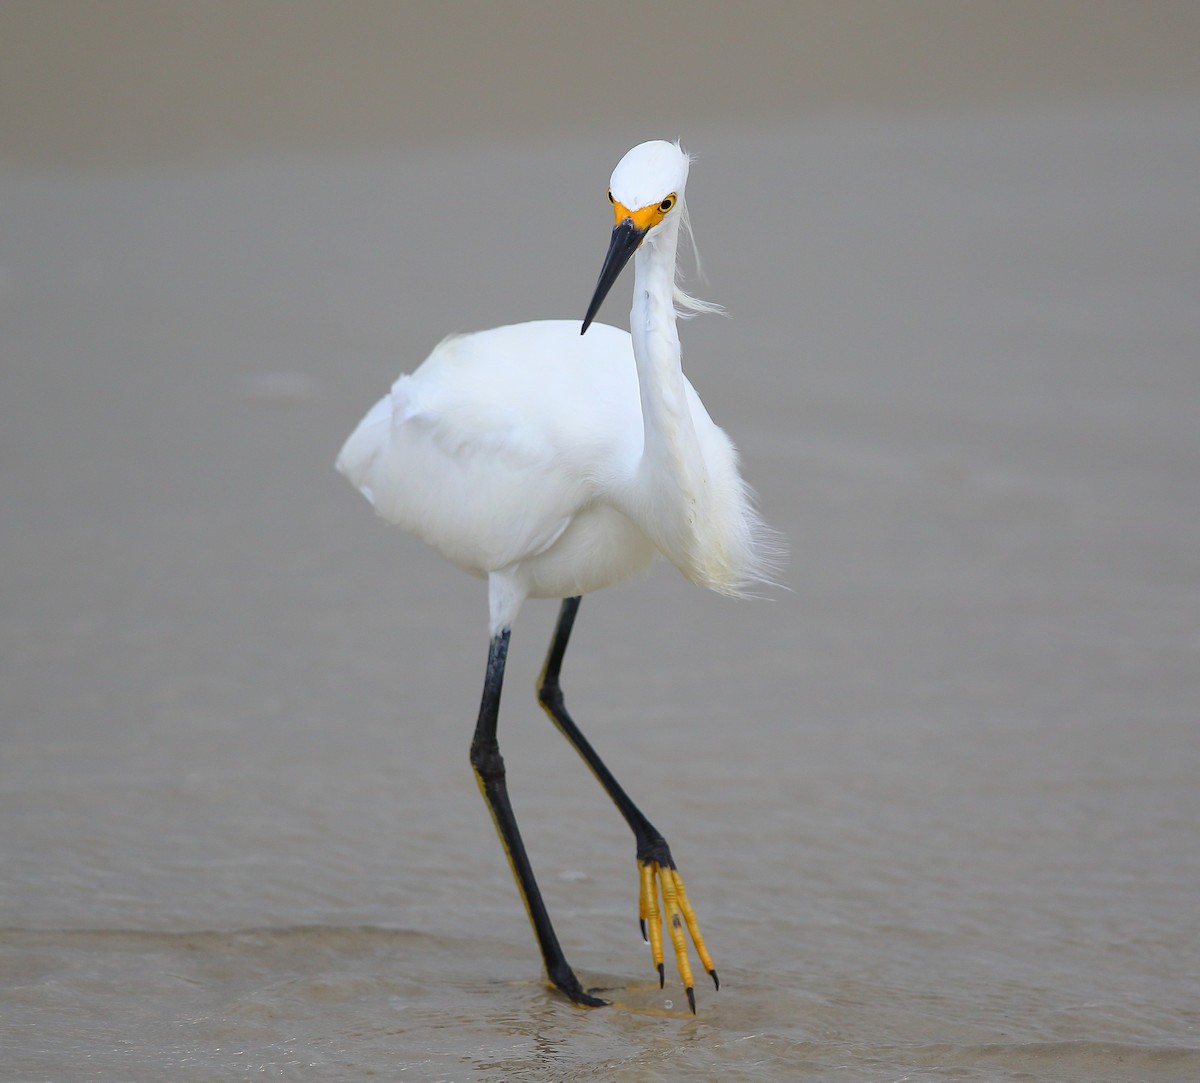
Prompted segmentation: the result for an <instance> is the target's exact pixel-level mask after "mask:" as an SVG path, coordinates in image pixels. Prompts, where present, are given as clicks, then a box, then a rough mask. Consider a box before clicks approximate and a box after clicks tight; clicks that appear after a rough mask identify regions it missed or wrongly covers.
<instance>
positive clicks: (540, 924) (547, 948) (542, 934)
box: [471, 628, 607, 1007]
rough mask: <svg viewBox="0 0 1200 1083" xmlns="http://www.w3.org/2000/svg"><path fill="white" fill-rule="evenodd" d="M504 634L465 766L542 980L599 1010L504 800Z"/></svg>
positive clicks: (493, 649) (495, 643)
mask: <svg viewBox="0 0 1200 1083" xmlns="http://www.w3.org/2000/svg"><path fill="white" fill-rule="evenodd" d="M510 634H511V629H509V628H505V629H504V630H503V631H502V632H500V633H498V634H497V635H495V636H493V637H492V640H491V643H490V644H489V645H488V662H487V677H486V678H485V680H484V684H483V701H482V703H481V704H480V706H479V721H478V722H477V723H476V726H475V737H474V739H473V740H472V741H471V766H472V768H474V770H475V780H476V781H477V782H478V783H479V792H480V793H482V794H483V799H484V801H486V802H487V806H488V811H489V812H491V814H492V820H493V822H494V823H495V825H496V832H497V833H498V834H499V836H500V842H501V843H502V844H503V846H504V852H505V853H506V854H507V855H508V861H509V864H510V865H511V866H512V871H513V877H514V878H515V879H516V881H517V888H518V890H519V891H520V892H521V898H522V899H524V901H525V909H526V910H527V911H528V912H529V920H530V923H531V924H532V925H533V931H534V934H535V935H536V936H537V940H538V945H539V946H540V947H541V949H542V958H543V959H544V960H545V962H546V973H547V975H548V976H549V978H550V980H551V981H552V982H553V983H554V984H555V985H556V986H558V988H559V989H561V990H562V991H563V992H564V993H565V994H566V995H567V996H568V997H570V999H571V1000H573V1001H574V1002H575V1003H576V1004H583V1005H587V1006H589V1007H599V1006H600V1005H603V1004H605V1003H607V1001H604V1000H600V999H599V998H597V997H594V996H589V995H588V994H587V993H585V992H584V991H583V988H582V987H581V986H580V984H579V979H578V978H576V977H575V972H574V971H573V970H572V969H571V967H570V966H569V965H568V963H567V960H566V956H564V955H563V950H562V948H561V947H560V946H559V943H558V937H557V936H555V934H554V926H552V925H551V924H550V916H549V914H548V913H547V912H546V904H545V903H544V902H543V901H542V893H541V892H540V891H539V890H538V886H537V881H536V880H535V879H534V877H533V868H532V866H531V865H530V864H529V857H528V855H527V854H526V852H525V844H524V843H523V842H522V841H521V832H520V831H519V830H518V828H517V819H516V817H515V816H514V815H513V810H512V804H511V803H510V802H509V799H508V784H507V782H506V781H505V772H504V759H503V757H502V756H501V755H500V745H499V742H498V740H497V738H496V723H497V719H498V717H499V713H500V690H501V688H502V687H503V685H504V664H505V661H506V660H507V658H508V640H509V635H510Z"/></svg>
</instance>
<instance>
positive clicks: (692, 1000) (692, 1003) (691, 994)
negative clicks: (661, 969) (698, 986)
mask: <svg viewBox="0 0 1200 1083" xmlns="http://www.w3.org/2000/svg"><path fill="white" fill-rule="evenodd" d="M687 998H688V1007H689V1008H691V1009H692V1015H695V1014H696V993H695V991H694V990H693V989H692V987H691V986H690V985H689V986H688V987H687Z"/></svg>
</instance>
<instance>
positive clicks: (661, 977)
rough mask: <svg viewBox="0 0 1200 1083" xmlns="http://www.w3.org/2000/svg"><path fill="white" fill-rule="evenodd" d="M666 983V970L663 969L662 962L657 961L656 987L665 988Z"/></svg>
mask: <svg viewBox="0 0 1200 1083" xmlns="http://www.w3.org/2000/svg"><path fill="white" fill-rule="evenodd" d="M666 984H667V975H666V972H665V971H664V970H663V965H662V963H659V964H658V987H659V988H660V989H662V988H665V986H666Z"/></svg>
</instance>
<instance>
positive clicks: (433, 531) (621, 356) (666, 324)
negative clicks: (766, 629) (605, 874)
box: [337, 142, 773, 1011]
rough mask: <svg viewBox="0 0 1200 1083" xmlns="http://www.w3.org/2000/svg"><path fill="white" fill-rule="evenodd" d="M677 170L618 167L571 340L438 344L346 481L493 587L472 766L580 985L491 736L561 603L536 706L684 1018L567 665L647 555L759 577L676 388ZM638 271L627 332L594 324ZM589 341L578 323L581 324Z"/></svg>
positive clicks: (571, 977) (650, 163)
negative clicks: (510, 666)
mask: <svg viewBox="0 0 1200 1083" xmlns="http://www.w3.org/2000/svg"><path fill="white" fill-rule="evenodd" d="M687 174H688V158H687V156H686V155H685V154H684V153H683V152H682V151H681V150H680V149H679V146H678V145H677V144H672V143H664V142H652V143H643V144H642V145H641V146H638V147H635V148H634V149H633V150H631V151H630V152H629V153H628V154H627V155H626V156H625V157H624V158H623V159H622V160H621V162H620V164H619V165H618V166H617V168H616V170H615V171H614V172H613V176H612V185H611V189H610V192H609V198H610V200H611V201H612V203H613V206H614V212H615V214H614V216H615V222H616V226H615V228H614V230H613V234H612V240H611V243H610V247H609V252H608V256H607V258H606V260H605V263H604V266H603V268H602V270H601V273H600V279H599V282H598V283H597V286H596V291H595V294H594V295H593V298H592V303H591V306H590V308H589V310H588V313H587V315H586V317H585V318H584V322H583V332H585V333H583V334H582V335H581V334H580V331H579V325H578V324H576V323H574V322H568V321H561V320H548V321H541V322H536V323H523V324H516V325H513V326H510V327H498V328H495V329H494V330H491V331H481V332H478V333H476V334H469V335H455V336H452V337H450V338H447V339H446V340H445V341H443V342H442V343H441V344H440V345H439V346H438V347H437V348H436V349H435V350H434V351H433V353H432V354H430V355H429V357H428V358H427V359H426V360H425V362H424V363H423V364H422V365H420V366H419V367H418V368H417V370H416V371H415V372H413V373H412V374H411V375H408V376H401V377H400V378H399V380H397V381H396V383H395V384H394V385H393V387H392V390H391V392H390V393H389V394H388V395H386V396H385V397H384V398H382V399H381V400H380V401H379V402H378V403H376V404H375V406H374V407H373V408H372V409H371V410H370V411H369V412H368V414H367V415H366V417H364V418H363V420H362V421H361V422H360V423H359V425H358V428H357V429H355V431H354V433H353V434H352V435H351V436H350V438H349V439H348V440H347V441H346V444H345V446H344V447H343V448H342V451H341V454H340V456H339V457H338V462H337V466H338V469H339V470H340V471H341V472H342V473H343V474H345V475H346V477H348V478H349V479H350V480H351V481H352V482H353V483H354V484H355V485H356V486H358V488H359V489H360V490H361V491H362V492H363V494H364V495H365V496H366V497H367V499H368V500H370V501H371V503H372V504H373V505H374V506H375V509H376V511H378V513H379V514H380V515H381V516H382V517H383V518H384V519H386V520H387V521H388V522H391V523H395V524H396V525H397V526H399V527H402V528H403V529H404V530H407V531H408V532H410V533H412V534H415V535H416V536H417V537H419V538H421V539H423V540H424V541H426V542H428V543H429V544H430V545H432V546H434V547H435V548H436V549H438V550H439V551H440V552H441V553H442V554H443V555H444V556H446V557H447V558H448V559H449V560H451V561H453V562H454V563H455V564H457V565H458V566H459V567H461V568H463V569H465V570H466V571H468V572H471V573H473V574H475V575H479V576H484V577H486V578H487V580H488V605H489V619H490V634H491V640H490V644H489V650H488V667H487V677H486V680H485V683H484V693H483V701H482V704H481V706H480V712H479V719H478V722H477V725H476V730H475V738H474V741H473V742H472V746H471V762H472V765H473V767H474V768H475V772H476V777H477V779H478V781H479V785H480V789H481V791H482V792H483V795H484V798H485V800H486V801H487V803H488V806H489V808H490V810H491V812H492V816H493V819H494V821H495V824H496V828H497V830H498V831H499V834H500V838H501V840H502V842H503V843H504V847H505V850H506V851H507V853H508V855H509V858H510V860H511V862H512V867H513V872H514V874H515V876H516V880H517V884H518V887H519V888H520V890H521V893H522V895H523V897H524V899H525V902H526V905H527V907H528V910H529V915H530V919H531V921H532V923H533V927H534V931H535V933H536V935H537V938H538V942H539V944H540V946H541V949H542V954H543V957H544V959H545V963H546V970H547V973H548V975H549V976H550V978H551V980H552V981H553V982H554V984H555V985H556V986H557V987H558V988H559V989H561V990H562V991H563V992H564V993H566V995H567V996H569V997H570V998H571V999H572V1000H574V1001H575V1002H576V1003H579V1004H587V1005H595V1004H602V1003H604V1001H602V1000H600V999H599V998H597V997H595V996H592V995H590V994H589V993H587V992H585V991H584V990H583V988H582V987H581V985H580V983H579V981H578V979H577V978H576V977H575V974H574V972H573V971H572V970H571V968H570V967H569V966H568V965H567V962H566V959H565V957H564V955H563V952H562V949H561V947H560V946H559V943H558V940H557V937H556V935H555V933H554V930H553V928H552V926H551V924H550V919H549V916H548V915H547V913H546V910H545V906H544V904H543V902H542V899H541V895H540V892H539V890H538V887H537V883H536V880H535V879H534V876H533V871H532V867H531V866H530V864H529V860H528V857H527V855H526V853H525V849H524V845H523V843H522V841H521V837H520V832H519V830H518V828H517V823H516V818H515V816H514V814H513V812H512V808H511V805H510V803H509V800H508V792H507V784H506V781H505V772H504V765H503V760H502V758H501V756H500V750H499V744H498V741H497V736H496V722H497V715H498V711H499V702H500V690H501V687H502V684H503V677H504V666H505V659H506V657H507V651H508V641H509V635H510V630H511V627H512V623H513V621H514V620H515V619H516V616H517V612H518V611H519V609H520V607H521V604H522V603H523V602H524V600H525V599H526V598H528V597H534V598H562V599H563V603H562V608H561V612H560V617H559V623H558V626H557V628H556V630H555V634H554V639H553V640H552V643H551V648H550V652H549V654H548V655H547V659H546V666H545V668H544V669H543V673H542V681H541V685H540V688H539V693H538V695H539V699H540V701H541V703H542V706H543V707H544V708H545V709H546V711H547V713H548V714H549V715H550V716H551V718H552V719H553V720H554V722H555V724H556V725H557V726H558V728H559V729H560V730H561V731H562V733H563V734H564V735H565V736H566V737H567V738H568V740H570V741H571V743H572V744H573V745H574V746H575V748H576V749H577V750H578V751H579V753H580V755H581V756H582V757H583V758H584V760H585V761H586V762H587V763H588V765H589V766H590V767H591V768H592V770H593V772H594V773H595V775H596V777H597V778H598V779H599V781H600V782H601V784H602V785H603V786H604V787H605V789H606V790H607V791H608V793H609V795H610V796H611V797H612V799H613V801H614V802H615V803H616V805H617V807H618V809H619V810H620V811H621V813H622V815H623V816H624V817H625V819H626V820H627V822H628V823H629V825H630V827H631V829H632V830H633V832H634V836H635V839H636V842H637V859H638V864H639V866H640V870H641V871H640V873H639V876H640V884H641V886H640V904H639V910H640V914H641V917H642V921H643V929H645V926H646V923H647V922H649V924H650V937H651V947H652V951H653V955H654V958H655V964H656V966H657V968H658V973H659V979H660V982H661V981H662V980H663V964H662V933H661V928H660V926H659V924H658V921H659V915H660V909H659V905H658V902H657V898H658V892H659V886H661V890H662V899H663V905H662V912H665V914H666V916H667V918H668V925H669V931H670V934H671V938H672V943H673V945H674V949H675V954H676V961H677V963H678V965H679V971H680V976H681V978H682V979H683V982H684V985H685V988H686V991H687V997H688V1002H689V1004H690V1005H691V1007H692V1010H693V1011H694V1010H695V997H694V992H693V988H692V977H691V970H690V965H689V963H688V960H687V952H686V947H685V943H684V940H683V936H684V934H683V927H684V924H685V922H686V926H687V928H688V930H689V931H690V933H691V936H692V940H693V942H694V943H695V945H696V948H697V950H698V952H699V953H700V957H701V961H702V962H703V964H704V966H705V969H706V970H707V971H708V973H709V974H710V976H711V977H712V979H713V982H714V984H716V985H718V987H719V981H718V978H717V972H716V969H715V968H714V967H713V965H712V960H711V958H709V956H708V954H707V951H706V949H705V948H704V943H703V939H702V938H701V937H700V934H699V929H698V927H697V925H696V920H695V914H694V913H693V912H692V910H691V907H690V904H688V902H687V899H686V893H685V891H684V887H683V880H682V878H681V877H680V876H679V874H678V870H677V868H676V866H675V862H674V860H673V858H672V857H671V853H670V850H669V848H668V846H667V843H666V840H665V839H664V838H663V836H662V835H661V834H660V833H659V832H658V831H657V830H656V829H655V828H654V827H653V825H652V824H651V823H650V821H649V820H648V819H646V817H645V816H644V815H643V814H642V813H641V811H640V810H639V809H638V808H637V806H636V805H634V804H633V802H632V801H631V800H630V799H629V797H628V796H627V795H626V794H625V792H624V791H623V790H622V789H621V787H620V786H619V785H618V783H617V781H616V779H615V778H614V777H613V776H612V774H611V772H609V770H608V769H607V767H605V766H604V764H603V762H602V761H601V760H600V758H599V756H598V755H597V754H596V753H595V751H594V750H593V749H592V747H591V745H590V744H589V743H588V741H587V740H586V739H585V738H584V737H583V734H582V733H581V732H580V731H579V729H578V727H577V726H576V725H575V723H574V722H573V721H572V720H571V718H570V715H569V714H568V713H567V711H566V707H565V704H564V703H563V698H562V692H561V688H560V685H559V669H560V667H561V664H562V659H563V655H564V653H565V651H566V646H567V642H568V639H569V637H570V633H571V628H572V626H573V624H574V620H575V614H576V611H577V609H578V605H579V595H582V594H586V593H588V592H590V591H593V590H597V589H599V588H600V587H605V586H609V585H610V584H613V583H617V582H620V581H621V580H624V579H627V578H629V577H630V576H632V575H634V574H636V573H637V572H639V571H641V570H642V569H644V568H646V567H647V566H648V565H649V564H650V563H651V562H652V561H653V560H654V559H655V558H656V557H657V556H658V555H660V554H661V555H663V556H665V557H666V558H667V559H668V560H670V561H671V562H672V563H673V564H674V565H675V566H676V567H677V568H678V569H679V570H680V571H681V572H683V574H684V575H685V576H687V578H688V579H690V580H692V581H693V582H694V583H698V584H700V585H701V586H705V587H708V588H710V589H712V590H716V591H720V592H722V593H724V594H741V593H743V592H744V591H745V589H746V587H747V586H748V585H749V584H751V583H753V582H754V581H755V580H762V579H765V578H766V576H767V573H768V571H769V568H770V564H771V557H772V555H773V547H772V542H771V538H772V535H771V532H770V531H769V530H768V529H767V528H766V527H765V526H764V525H763V523H762V521H761V520H760V519H759V517H758V515H757V514H756V513H755V511H754V509H753V507H752V505H751V497H750V493H749V490H748V489H747V487H746V485H745V483H744V482H743V481H742V478H741V475H740V474H739V473H738V465H737V455H736V452H735V451H734V448H733V445H732V443H730V441H729V438H728V437H727V436H726V435H725V433H724V432H722V431H721V430H720V429H719V428H717V426H716V425H714V424H713V422H712V419H711V418H710V417H709V416H708V412H707V411H706V410H705V408H704V404H703V403H702V402H701V401H700V397H699V396H698V395H697V394H696V392H695V389H694V388H693V387H692V385H691V384H690V383H689V382H688V380H687V378H686V377H685V376H684V375H683V370H682V368H681V365H680V348H679V338H678V335H677V333H676V315H677V308H678V309H679V310H680V311H681V312H683V313H684V314H687V313H693V312H699V311H705V310H707V309H710V308H711V307H712V306H708V305H705V304H704V303H703V302H699V301H695V300H694V299H692V298H690V297H688V296H687V294H686V293H684V292H683V291H682V290H681V289H679V288H678V287H677V286H676V284H675V264H676V249H677V246H678V241H679V233H680V230H681V228H686V223H687V218H686V208H685V206H684V202H683V195H684V187H685V184H686V181H687ZM630 257H633V258H634V289H633V294H634V296H633V308H632V311H631V313H630V332H629V333H626V332H625V331H619V330H617V329H616V328H613V327H607V326H604V325H594V326H593V325H592V322H591V321H592V317H593V316H594V315H595V313H596V311H597V309H598V308H599V306H600V304H601V302H602V301H603V300H604V297H605V295H606V294H607V292H608V290H609V288H610V287H611V286H612V284H613V282H614V281H615V280H616V278H617V277H618V275H619V274H620V272H621V269H622V267H624V265H625V264H626V263H627V262H628V260H629V259H630ZM589 328H590V329H589Z"/></svg>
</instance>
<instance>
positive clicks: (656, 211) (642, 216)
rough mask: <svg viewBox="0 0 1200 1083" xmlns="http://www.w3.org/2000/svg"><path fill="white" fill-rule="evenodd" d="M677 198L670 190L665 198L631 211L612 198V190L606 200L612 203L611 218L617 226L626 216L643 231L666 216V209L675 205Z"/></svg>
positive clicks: (636, 227)
mask: <svg viewBox="0 0 1200 1083" xmlns="http://www.w3.org/2000/svg"><path fill="white" fill-rule="evenodd" d="M678 198H679V197H678V196H676V195H675V193H674V192H672V193H671V194H670V195H669V196H667V197H666V199H663V200H661V201H660V202H658V203H651V204H650V206H648V207H642V208H641V210H637V211H631V210H630V209H629V208H628V207H626V206H625V205H624V204H623V203H620V202H618V201H617V200H615V199H613V194H612V192H609V193H608V201H609V203H611V204H612V205H613V218H614V220H615V222H616V224H617V225H618V226H619V225H620V224H621V223H622V222H624V221H625V219H627V218H628V219H629V221H631V222H632V223H633V228H634V229H636V230H637V231H638V232H639V233H645V232H647V231H648V230H651V229H653V228H654V227H655V226H657V225H658V223H659V222H661V221H662V220H663V219H664V218H665V217H666V216H667V211H669V210H670V209H671V208H672V207H674V206H675V201H676V200H677V199H678Z"/></svg>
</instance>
